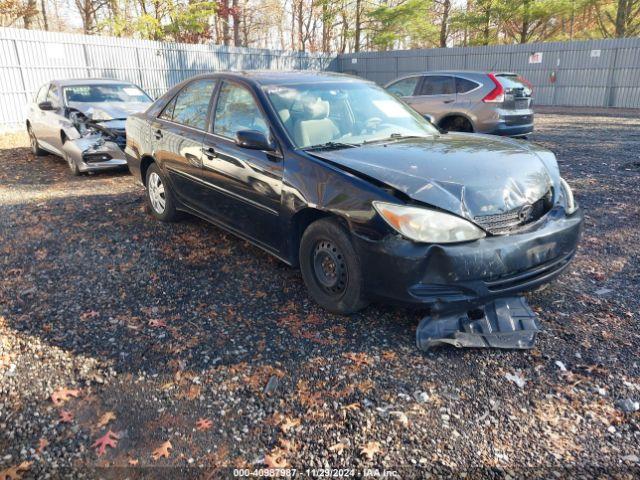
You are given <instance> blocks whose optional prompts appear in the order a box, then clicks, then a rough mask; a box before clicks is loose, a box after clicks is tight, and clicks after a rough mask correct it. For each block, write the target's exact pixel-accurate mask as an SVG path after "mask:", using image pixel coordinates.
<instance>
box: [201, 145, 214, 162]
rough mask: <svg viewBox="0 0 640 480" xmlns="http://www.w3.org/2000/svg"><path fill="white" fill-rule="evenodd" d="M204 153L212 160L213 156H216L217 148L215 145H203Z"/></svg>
mask: <svg viewBox="0 0 640 480" xmlns="http://www.w3.org/2000/svg"><path fill="white" fill-rule="evenodd" d="M202 153H204V155H205V156H206V157H207V158H208V159H209V160H211V159H212V158H216V156H217V154H216V150H215V148H213V147H202Z"/></svg>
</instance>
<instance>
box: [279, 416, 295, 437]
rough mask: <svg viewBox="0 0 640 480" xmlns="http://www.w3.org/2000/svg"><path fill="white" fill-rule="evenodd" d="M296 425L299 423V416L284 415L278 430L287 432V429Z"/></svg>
mask: <svg viewBox="0 0 640 480" xmlns="http://www.w3.org/2000/svg"><path fill="white" fill-rule="evenodd" d="M298 425H300V419H299V418H295V419H292V418H289V417H286V418H285V419H284V422H283V423H282V425H280V430H282V431H283V432H284V433H287V432H288V431H289V430H291V429H292V428H294V427H297V426H298Z"/></svg>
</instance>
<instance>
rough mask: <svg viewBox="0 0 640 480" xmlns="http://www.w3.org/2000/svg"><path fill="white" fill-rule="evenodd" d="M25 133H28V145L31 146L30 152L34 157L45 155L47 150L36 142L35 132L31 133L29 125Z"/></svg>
mask: <svg viewBox="0 0 640 480" xmlns="http://www.w3.org/2000/svg"><path fill="white" fill-rule="evenodd" d="M27 133H28V134H29V146H30V147H31V153H33V154H34V155H35V156H36V157H42V156H43V155H46V154H47V152H46V151H45V150H43V149H41V148H40V144H39V143H38V139H37V138H36V134H35V133H33V129H32V128H31V125H29V126H28V127H27Z"/></svg>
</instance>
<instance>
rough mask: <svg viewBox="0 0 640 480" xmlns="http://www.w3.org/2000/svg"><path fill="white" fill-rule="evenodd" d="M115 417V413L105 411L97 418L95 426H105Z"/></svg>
mask: <svg viewBox="0 0 640 480" xmlns="http://www.w3.org/2000/svg"><path fill="white" fill-rule="evenodd" d="M115 419H116V414H115V413H113V412H105V413H103V414H102V416H101V417H100V419H99V420H98V423H96V427H98V428H102V427H106V426H107V424H108V423H109V422H110V421H111V420H115Z"/></svg>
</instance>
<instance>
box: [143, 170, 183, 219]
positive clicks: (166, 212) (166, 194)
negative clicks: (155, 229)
mask: <svg viewBox="0 0 640 480" xmlns="http://www.w3.org/2000/svg"><path fill="white" fill-rule="evenodd" d="M158 182H159V184H158ZM145 185H146V195H145V196H146V197H147V205H148V207H149V210H150V211H151V214H152V215H153V216H154V217H156V218H157V219H158V220H160V221H162V222H175V221H176V220H178V212H177V211H176V202H175V199H174V196H173V193H172V192H171V188H170V187H169V184H168V183H167V179H166V178H165V177H164V175H163V174H162V172H161V171H160V168H159V167H158V165H157V164H156V163H152V164H151V165H149V168H148V169H147V178H146V182H145ZM154 185H155V186H154ZM160 186H162V190H163V191H162V193H161V194H160V193H159V194H158V195H159V196H160V198H162V199H163V200H164V208H161V206H162V205H161V203H158V201H155V202H154V200H153V199H152V197H153V196H155V193H154V188H159V187H160ZM156 200H157V197H156Z"/></svg>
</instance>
